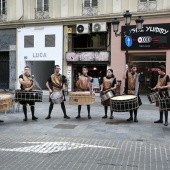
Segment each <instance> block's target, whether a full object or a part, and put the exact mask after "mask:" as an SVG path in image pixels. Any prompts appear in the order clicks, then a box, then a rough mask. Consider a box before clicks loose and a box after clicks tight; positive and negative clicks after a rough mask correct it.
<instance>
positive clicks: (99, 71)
mask: <svg viewBox="0 0 170 170" xmlns="http://www.w3.org/2000/svg"><path fill="white" fill-rule="evenodd" d="M84 65H85V64H79V65H73V90H75V89H76V86H75V83H76V81H77V79H78V75H79V74H81V73H82V67H83V66H84ZM86 67H87V68H88V75H89V76H90V77H92V78H93V79H94V80H95V84H94V85H95V86H96V88H97V87H98V86H100V85H101V83H102V79H103V77H104V76H106V72H107V65H106V64H105V65H96V64H86ZM97 80H98V81H97ZM97 82H98V85H97Z"/></svg>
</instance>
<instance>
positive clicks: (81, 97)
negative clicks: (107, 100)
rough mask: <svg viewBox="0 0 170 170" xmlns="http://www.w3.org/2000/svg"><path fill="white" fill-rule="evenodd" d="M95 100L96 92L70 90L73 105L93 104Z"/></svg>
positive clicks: (70, 99)
mask: <svg viewBox="0 0 170 170" xmlns="http://www.w3.org/2000/svg"><path fill="white" fill-rule="evenodd" d="M94 102H95V94H94V93H90V92H88V91H87V92H81V91H80V92H70V98H69V103H70V104H71V105H91V104H93V103H94Z"/></svg>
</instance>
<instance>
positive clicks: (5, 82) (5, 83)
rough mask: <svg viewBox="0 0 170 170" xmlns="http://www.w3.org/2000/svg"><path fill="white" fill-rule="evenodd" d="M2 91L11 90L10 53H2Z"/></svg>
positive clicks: (0, 73) (0, 64)
mask: <svg viewBox="0 0 170 170" xmlns="http://www.w3.org/2000/svg"><path fill="white" fill-rule="evenodd" d="M0 89H9V53H8V52H1V53H0Z"/></svg>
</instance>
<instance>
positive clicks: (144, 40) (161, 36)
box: [121, 24, 170, 50]
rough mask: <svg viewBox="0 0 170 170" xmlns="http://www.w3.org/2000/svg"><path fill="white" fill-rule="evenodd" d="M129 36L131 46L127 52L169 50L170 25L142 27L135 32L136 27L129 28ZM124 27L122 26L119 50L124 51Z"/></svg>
mask: <svg viewBox="0 0 170 170" xmlns="http://www.w3.org/2000/svg"><path fill="white" fill-rule="evenodd" d="M128 28H129V35H130V36H131V37H132V46H131V47H128V50H146V49H148V50H152V49H157V50H161V49H170V24H152V25H143V28H142V30H141V31H140V32H137V29H136V25H132V26H129V27H128ZM126 29H127V28H126V26H122V39H121V50H126V48H127V46H126V44H125V38H126V36H128V35H126V34H127V33H126Z"/></svg>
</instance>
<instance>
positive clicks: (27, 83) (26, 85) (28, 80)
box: [19, 66, 38, 121]
mask: <svg viewBox="0 0 170 170" xmlns="http://www.w3.org/2000/svg"><path fill="white" fill-rule="evenodd" d="M19 83H20V84H21V86H20V88H21V90H24V91H32V89H33V87H34V86H35V84H34V82H33V79H32V77H31V75H30V67H29V66H25V68H24V74H21V75H20V76H19ZM20 104H22V105H23V112H24V115H25V118H24V119H23V121H27V104H29V105H30V108H31V113H32V120H37V119H38V118H37V117H35V116H34V111H35V107H34V106H35V102H34V101H20Z"/></svg>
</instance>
